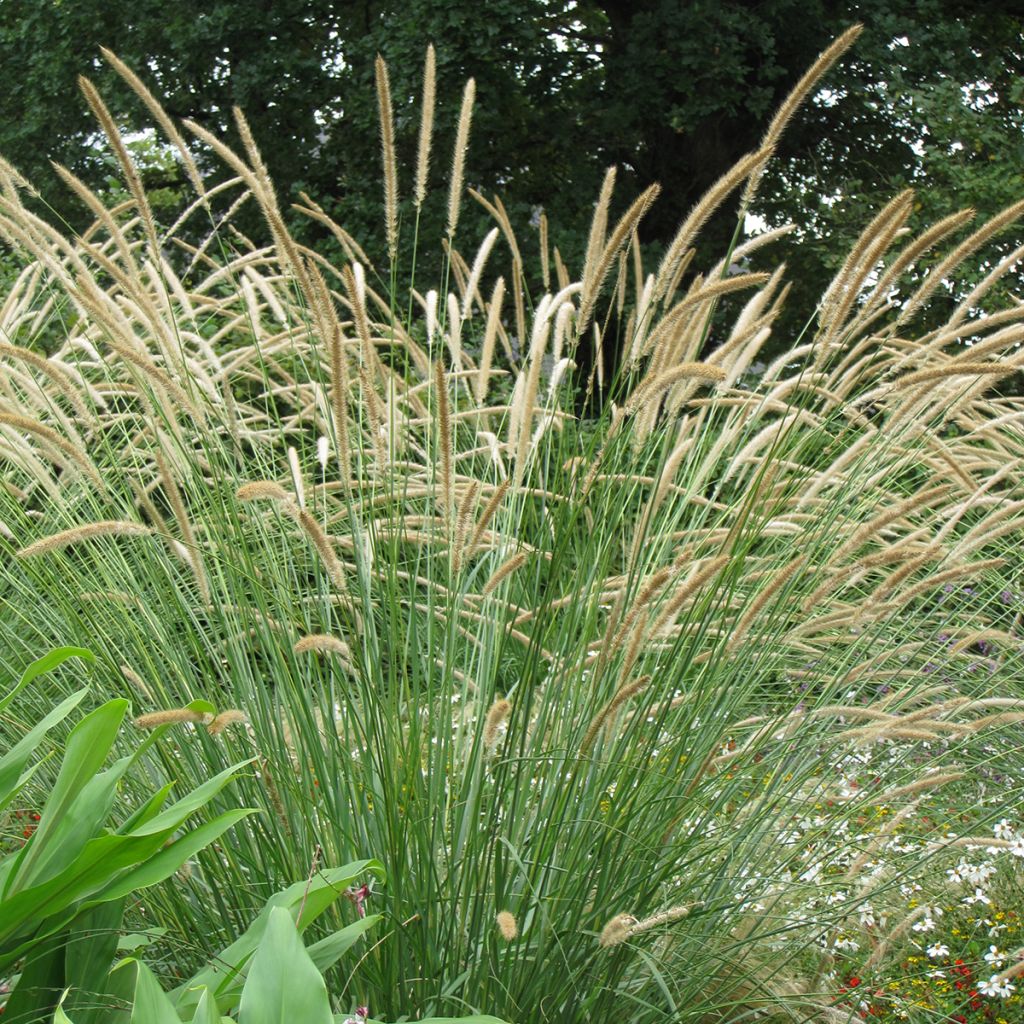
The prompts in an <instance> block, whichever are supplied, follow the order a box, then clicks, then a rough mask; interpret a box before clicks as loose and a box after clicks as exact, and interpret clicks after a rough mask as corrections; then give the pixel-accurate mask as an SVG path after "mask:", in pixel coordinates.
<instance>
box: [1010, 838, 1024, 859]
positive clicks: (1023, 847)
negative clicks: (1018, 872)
mask: <svg viewBox="0 0 1024 1024" xmlns="http://www.w3.org/2000/svg"><path fill="white" fill-rule="evenodd" d="M1010 853H1012V854H1013V855H1014V857H1024V836H1017V838H1016V839H1014V841H1013V846H1011V847H1010Z"/></svg>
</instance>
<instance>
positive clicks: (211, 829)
mask: <svg viewBox="0 0 1024 1024" xmlns="http://www.w3.org/2000/svg"><path fill="white" fill-rule="evenodd" d="M256 813H257V810H256V808H254V807H242V808H239V809H238V810H235V811H227V812H226V813H224V814H221V815H220V816H219V817H217V818H214V819H213V821H210V822H206V823H205V824H203V825H199V826H198V827H196V828H194V829H191V830H190V831H189V832H187V833H186V834H185V835H184V836H182V837H181V839H178V840H176V841H175V842H173V843H171V844H170V845H169V846H165V847H163V849H161V850H160V852H159V853H157V854H156V855H154V856H152V857H150V858H149V859H148V860H146V861H145V862H144V863H142V864H140V865H139V866H138V867H137V868H134V869H133V870H131V871H129V872H128V874H126V875H122V876H121V877H120V878H118V879H116V880H115V881H114V882H112V883H111V885H110V886H109V887H107V888H106V889H103V890H101V892H100V893H98V895H97V897H96V901H99V900H103V901H106V900H116V899H121V898H122V897H124V896H127V895H129V894H130V893H133V892H135V891H137V890H139V889H146V888H148V887H149V886H151V885H156V884H157V883H158V882H162V881H164V879H167V878H170V877H171V875H173V874H174V872H175V871H177V870H178V868H180V867H181V865H182V864H184V863H185V861H186V860H188V859H189V857H191V856H193V854H196V853H198V852H199V851H200V850H203V849H205V848H206V847H207V846H209V845H210V843H212V842H214V841H215V840H217V839H219V838H220V836H222V835H223V834H224V833H225V832H226V831H227V830H228V829H229V828H231V827H232V825H235V824H236V823H237V822H239V821H241V820H242V819H243V818H246V817H248V816H249V815H250V814H256ZM92 902H93V901H90V902H89V904H87V905H92Z"/></svg>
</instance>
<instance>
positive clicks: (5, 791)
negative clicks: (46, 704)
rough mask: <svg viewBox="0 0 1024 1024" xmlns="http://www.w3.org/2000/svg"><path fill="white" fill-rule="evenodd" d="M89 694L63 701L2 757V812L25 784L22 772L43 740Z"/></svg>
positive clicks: (83, 692)
mask: <svg viewBox="0 0 1024 1024" xmlns="http://www.w3.org/2000/svg"><path fill="white" fill-rule="evenodd" d="M88 692H89V691H88V690H85V689H82V690H79V691H78V692H77V693H73V694H71V696H70V697H67V698H65V699H64V700H62V701H61V702H60V704H58V705H57V706H56V707H55V708H54V709H53V710H52V711H51V712H50V713H49V714H47V715H45V716H44V717H43V718H42V719H41V720H40V721H39V722H37V723H36V724H35V725H34V726H33V727H32V728H31V729H29V731H28V732H27V733H25V735H24V736H22V738H21V739H20V740H18V742H17V743H15V744H14V746H13V747H11V749H10V750H8V751H7V753H6V754H4V756H3V757H0V810H3V809H4V807H6V806H7V804H8V803H9V802H10V801H11V799H12V798H13V797H14V795H15V794H16V793H17V792H18V790H19V789H20V788H21V786H22V784H23V783H24V781H25V779H23V778H22V772H23V771H24V768H25V763H26V762H27V761H28V759H29V757H30V756H31V755H32V753H33V752H34V751H35V750H36V749H37V748H38V747H39V743H40V741H41V740H42V738H43V737H44V736H45V735H46V734H47V733H48V732H49V731H50V730H51V729H52V728H53V727H54V726H55V725H56V724H57V723H58V722H60V721H61V720H63V719H64V718H66V717H67V716H68V715H69V714H70V713H71V712H72V711H73V710H74V709H75V708H76V707H77V706H78V705H79V704H80V703H81V701H82V698H84V697H85V695H86V694H87V693H88Z"/></svg>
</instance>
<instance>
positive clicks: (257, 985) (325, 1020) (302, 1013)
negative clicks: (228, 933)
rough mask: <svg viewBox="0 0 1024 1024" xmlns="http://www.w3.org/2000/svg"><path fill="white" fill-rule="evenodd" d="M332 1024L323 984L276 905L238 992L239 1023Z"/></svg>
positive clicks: (289, 918)
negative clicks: (296, 1023) (298, 1023)
mask: <svg viewBox="0 0 1024 1024" xmlns="http://www.w3.org/2000/svg"><path fill="white" fill-rule="evenodd" d="M294 1021H302V1022H303V1024H334V1017H333V1016H332V1014H331V1006H330V1002H329V1001H328V998H327V986H326V985H325V984H324V979H323V977H322V976H321V974H320V972H319V971H318V970H317V969H316V964H314V963H313V961H312V960H311V959H310V957H309V954H308V953H307V952H306V948H305V946H303V944H302V937H301V936H300V934H299V932H298V930H297V929H296V927H295V922H294V921H293V920H292V915H291V914H290V913H288V911H287V910H286V909H285V908H284V907H274V908H273V910H271V912H270V918H269V920H268V921H267V927H266V930H265V932H264V935H263V939H262V940H261V942H260V945H259V948H258V949H257V950H256V955H255V956H254V957H253V961H252V966H251V967H250V969H249V976H248V977H247V978H246V980H245V987H244V988H243V989H242V999H241V1003H240V1005H239V1008H238V1024H293V1022H294Z"/></svg>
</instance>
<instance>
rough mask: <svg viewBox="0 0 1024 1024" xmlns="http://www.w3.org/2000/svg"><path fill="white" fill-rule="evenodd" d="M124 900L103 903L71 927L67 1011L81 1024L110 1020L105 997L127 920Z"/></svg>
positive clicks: (66, 959)
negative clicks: (119, 941)
mask: <svg viewBox="0 0 1024 1024" xmlns="http://www.w3.org/2000/svg"><path fill="white" fill-rule="evenodd" d="M124 903H125V901H124V900H117V901H114V902H110V903H104V904H102V905H100V906H98V907H93V908H91V909H89V910H86V911H84V912H83V913H80V914H79V915H78V917H76V918H75V920H74V922H73V923H72V926H71V933H70V935H69V937H68V942H67V946H66V947H65V950H64V980H63V984H64V985H68V986H70V988H71V992H70V995H69V997H68V999H67V1005H68V1008H69V1009H71V1010H73V1011H74V1012H75V1017H76V1019H77V1022H78V1024H103V1022H104V1021H105V1020H106V1016H107V1008H106V1006H104V1005H103V1004H104V1002H109V1000H104V999H103V996H104V995H105V994H106V992H107V976H108V975H109V974H110V965H111V964H112V963H113V962H114V955H115V954H116V952H117V946H118V934H119V931H120V928H121V920H122V918H123V916H124Z"/></svg>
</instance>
